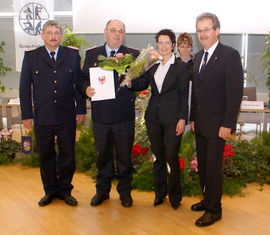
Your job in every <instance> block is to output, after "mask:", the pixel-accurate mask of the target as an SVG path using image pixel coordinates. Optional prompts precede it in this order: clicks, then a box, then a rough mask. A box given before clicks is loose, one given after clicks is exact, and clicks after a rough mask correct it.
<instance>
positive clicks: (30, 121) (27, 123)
mask: <svg viewBox="0 0 270 235" xmlns="http://www.w3.org/2000/svg"><path fill="white" fill-rule="evenodd" d="M33 123H34V119H25V120H22V124H23V126H24V127H25V128H26V129H28V130H30V131H31V130H32V129H33Z"/></svg>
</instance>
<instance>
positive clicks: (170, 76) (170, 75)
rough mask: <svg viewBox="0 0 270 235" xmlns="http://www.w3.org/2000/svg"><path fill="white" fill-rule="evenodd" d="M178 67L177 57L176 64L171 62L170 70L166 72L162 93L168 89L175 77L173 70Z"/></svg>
mask: <svg viewBox="0 0 270 235" xmlns="http://www.w3.org/2000/svg"><path fill="white" fill-rule="evenodd" d="M175 67H176V58H175V62H174V64H171V65H170V67H169V70H168V72H167V73H166V76H165V78H164V81H163V84H162V88H161V91H160V94H161V93H163V92H164V91H166V88H167V87H169V85H170V81H171V80H172V79H173V77H174V76H173V72H174V70H175Z"/></svg>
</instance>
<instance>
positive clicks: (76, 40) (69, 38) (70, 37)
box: [62, 26, 86, 49]
mask: <svg viewBox="0 0 270 235" xmlns="http://www.w3.org/2000/svg"><path fill="white" fill-rule="evenodd" d="M62 45H63V46H66V47H68V46H72V47H76V48H78V49H80V48H81V46H82V45H84V46H85V45H86V42H85V39H84V38H83V37H80V36H78V35H76V34H74V33H72V32H71V27H69V26H65V29H64V37H63V40H62Z"/></svg>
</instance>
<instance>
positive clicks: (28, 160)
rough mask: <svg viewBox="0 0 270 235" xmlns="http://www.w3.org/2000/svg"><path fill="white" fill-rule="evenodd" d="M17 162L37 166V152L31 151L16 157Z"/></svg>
mask: <svg viewBox="0 0 270 235" xmlns="http://www.w3.org/2000/svg"><path fill="white" fill-rule="evenodd" d="M18 162H19V163H20V164H21V165H22V166H29V167H39V157H38V153H36V152H33V153H31V154H29V155H26V156H25V157H23V158H20V159H18Z"/></svg>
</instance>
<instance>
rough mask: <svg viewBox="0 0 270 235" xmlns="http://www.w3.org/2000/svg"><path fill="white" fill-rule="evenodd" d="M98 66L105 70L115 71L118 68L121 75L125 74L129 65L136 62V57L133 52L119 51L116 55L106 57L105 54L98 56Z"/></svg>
mask: <svg viewBox="0 0 270 235" xmlns="http://www.w3.org/2000/svg"><path fill="white" fill-rule="evenodd" d="M98 60H99V61H100V62H99V63H98V66H99V67H101V68H102V69H104V70H109V71H113V70H116V71H117V73H119V74H120V75H122V74H124V73H125V72H126V70H127V67H128V66H130V65H131V64H132V63H133V62H134V60H135V59H134V57H133V55H132V54H126V55H124V54H123V53H117V54H116V55H115V57H109V58H107V57H105V56H103V55H99V56H98Z"/></svg>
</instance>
